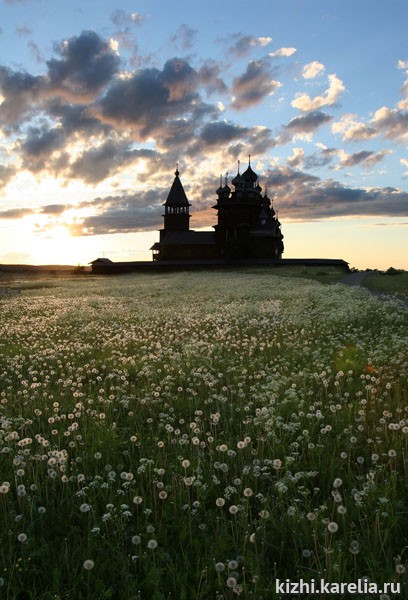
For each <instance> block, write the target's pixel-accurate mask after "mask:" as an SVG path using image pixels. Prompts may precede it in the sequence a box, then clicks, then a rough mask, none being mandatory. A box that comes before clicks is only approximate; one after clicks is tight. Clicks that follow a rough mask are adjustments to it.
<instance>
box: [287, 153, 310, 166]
mask: <svg viewBox="0 0 408 600" xmlns="http://www.w3.org/2000/svg"><path fill="white" fill-rule="evenodd" d="M304 157H305V151H304V150H303V148H293V154H292V156H288V158H287V159H286V164H287V165H288V166H289V167H291V168H292V169H293V168H297V167H302V166H303V162H304Z"/></svg>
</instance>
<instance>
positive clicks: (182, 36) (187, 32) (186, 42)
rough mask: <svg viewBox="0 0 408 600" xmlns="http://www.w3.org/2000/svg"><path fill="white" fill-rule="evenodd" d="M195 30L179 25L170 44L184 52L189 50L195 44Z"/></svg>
mask: <svg viewBox="0 0 408 600" xmlns="http://www.w3.org/2000/svg"><path fill="white" fill-rule="evenodd" d="M197 33H198V32H197V29H193V28H192V27H189V26H188V25H185V24H183V25H180V27H179V28H178V30H177V31H176V33H175V34H174V35H173V36H172V38H171V40H170V41H171V43H172V44H173V46H175V47H176V48H178V49H179V50H181V51H182V52H185V51H186V50H190V49H191V48H192V47H193V45H194V42H195V39H196V37H197Z"/></svg>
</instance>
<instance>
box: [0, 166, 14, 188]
mask: <svg viewBox="0 0 408 600" xmlns="http://www.w3.org/2000/svg"><path fill="white" fill-rule="evenodd" d="M15 173H16V169H15V167H13V166H9V165H0V188H2V187H4V186H5V185H7V183H8V182H9V181H10V180H11V179H12V178H13V177H14V175H15Z"/></svg>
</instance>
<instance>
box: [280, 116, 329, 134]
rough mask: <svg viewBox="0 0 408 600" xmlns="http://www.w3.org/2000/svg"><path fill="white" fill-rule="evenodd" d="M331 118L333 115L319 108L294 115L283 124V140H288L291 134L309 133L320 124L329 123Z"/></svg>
mask: <svg viewBox="0 0 408 600" xmlns="http://www.w3.org/2000/svg"><path fill="white" fill-rule="evenodd" d="M332 119H333V117H332V116H331V115H328V114H327V113H325V112H322V111H319V110H316V111H312V112H309V113H308V114H306V115H301V116H300V117H294V118H293V119H291V121H289V123H288V124H287V125H285V126H284V134H283V138H284V141H288V139H291V138H292V136H302V135H304V134H311V133H313V132H314V131H316V129H318V128H319V127H321V126H322V125H326V124H327V123H330V121H331V120H332Z"/></svg>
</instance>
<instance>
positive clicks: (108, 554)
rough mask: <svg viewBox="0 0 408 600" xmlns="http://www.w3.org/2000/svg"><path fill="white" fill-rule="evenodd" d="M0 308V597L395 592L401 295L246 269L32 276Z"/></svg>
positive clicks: (404, 386)
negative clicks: (281, 584) (327, 586)
mask: <svg viewBox="0 0 408 600" xmlns="http://www.w3.org/2000/svg"><path fill="white" fill-rule="evenodd" d="M0 310H1V317H0V381H1V384H0V385H1V392H0V453H1V457H0V598H2V599H3V598H4V599H5V600H51V599H52V600H63V599H64V600H103V599H108V598H112V599H121V600H145V599H146V600H150V599H153V600H161V599H163V600H164V599H168V598H173V599H175V600H182V599H185V600H191V599H196V600H210V599H211V600H221V599H224V598H225V599H233V598H245V599H249V598H250V599H257V600H269V599H274V598H280V597H282V598H284V597H288V596H284V595H281V594H279V593H275V579H276V578H279V579H281V580H284V579H286V578H288V579H291V580H292V581H298V580H299V579H300V578H303V579H304V580H307V581H310V580H311V579H315V580H319V579H320V578H324V579H325V580H327V581H332V582H355V581H357V580H358V579H361V578H368V579H369V580H370V581H372V582H377V583H379V584H381V583H383V582H398V583H401V584H402V586H403V589H404V590H405V592H406V582H407V571H408V493H407V471H408V378H407V375H408V343H407V342H408V339H407V331H408V311H407V309H406V308H405V307H403V306H402V305H401V304H400V303H399V302H398V301H397V300H392V299H391V300H387V301H380V300H378V299H376V298H374V297H372V296H371V295H370V293H369V292H368V291H367V290H365V289H360V288H348V287H345V286H342V285H340V284H335V283H334V284H333V283H331V284H322V283H319V282H318V281H312V280H308V279H305V278H301V277H297V278H295V277H280V276H277V275H276V274H275V273H274V272H273V271H268V270H259V271H256V270H253V271H250V270H247V271H236V272H234V271H229V272H202V273H173V274H166V275H156V274H155V275H153V274H146V275H123V276H111V277H105V278H103V277H101V278H95V277H91V276H89V277H82V278H77V279H75V278H71V279H67V280H63V279H58V281H55V282H53V281H44V282H41V281H36V282H35V284H33V285H27V286H26V287H25V288H24V286H22V292H21V294H19V295H16V296H12V295H10V296H7V297H6V296H5V297H2V298H0ZM302 597H303V598H308V597H309V596H302ZM312 597H315V596H310V598H312ZM364 597H365V598H366V599H369V598H371V597H373V598H374V597H376V598H377V597H378V596H370V595H368V596H367V595H366V596H364ZM389 597H390V596H388V595H387V594H382V596H381V600H387V599H388V598H389ZM402 597H403V596H402Z"/></svg>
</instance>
